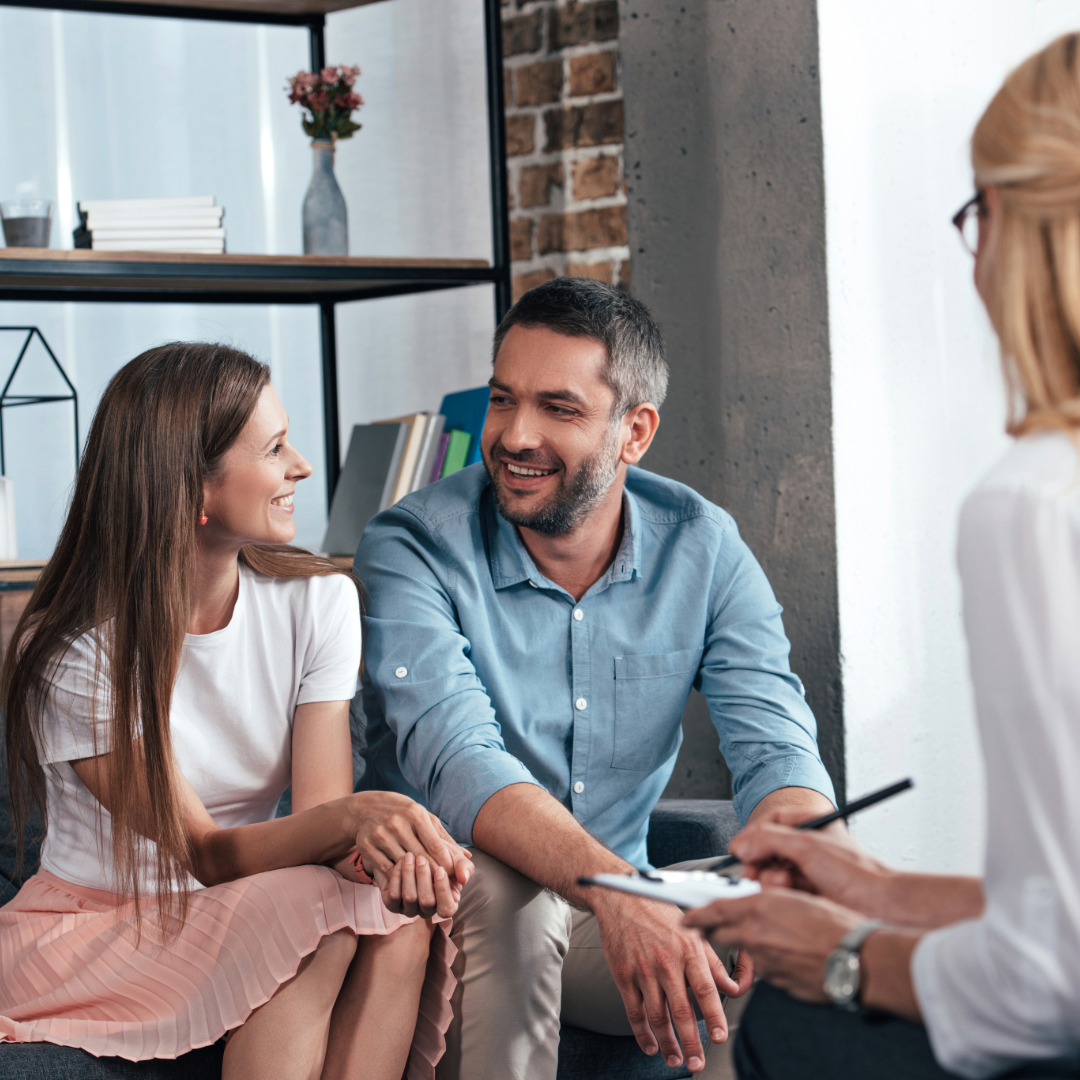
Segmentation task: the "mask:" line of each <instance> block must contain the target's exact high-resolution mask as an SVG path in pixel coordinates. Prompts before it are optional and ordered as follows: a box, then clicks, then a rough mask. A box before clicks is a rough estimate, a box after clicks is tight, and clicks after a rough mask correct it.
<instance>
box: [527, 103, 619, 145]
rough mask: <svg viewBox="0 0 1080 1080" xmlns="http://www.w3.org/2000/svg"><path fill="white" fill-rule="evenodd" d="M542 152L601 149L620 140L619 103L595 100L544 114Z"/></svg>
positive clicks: (550, 110) (549, 110)
mask: <svg viewBox="0 0 1080 1080" xmlns="http://www.w3.org/2000/svg"><path fill="white" fill-rule="evenodd" d="M544 129H545V131H546V135H547V139H546V143H545V149H546V150H547V151H548V152H549V153H550V152H551V151H553V150H569V149H570V148H571V147H573V146H601V145H603V144H604V143H618V142H622V139H623V103H622V102H621V101H598V102H595V103H594V104H592V105H575V106H573V107H572V108H569V109H548V111H547V112H546V113H544Z"/></svg>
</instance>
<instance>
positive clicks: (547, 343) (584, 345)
mask: <svg viewBox="0 0 1080 1080" xmlns="http://www.w3.org/2000/svg"><path fill="white" fill-rule="evenodd" d="M606 356H607V353H606V350H605V348H604V346H603V345H602V344H601V343H600V342H598V341H595V340H594V339H592V338H585V337H567V336H565V335H563V334H557V333H555V332H554V331H553V330H548V329H546V328H543V327H524V326H514V327H512V328H511V329H510V331H509V332H508V333H507V335H506V337H505V338H504V339H503V342H502V345H501V346H500V347H499V354H498V356H496V358H495V370H494V375H493V376H492V379H491V404H490V405H489V407H488V413H487V420H486V421H485V423H484V433H483V436H482V438H481V448H482V450H483V456H484V464H485V465H486V466H487V470H488V473H489V475H490V476H491V482H492V485H493V487H494V489H495V497H496V500H497V502H498V506H499V512H500V513H501V514H502V515H503V517H505V518H506V519H507V520H508V521H510V522H511V523H513V524H514V525H517V526H519V527H521V528H526V529H532V530H534V531H536V532H539V533H544V534H547V535H550V536H561V535H565V534H566V533H568V532H570V531H572V530H573V529H574V528H575V527H576V526H577V525H579V524H580V523H581V522H582V521H583V520H585V519H586V518H587V517H588V516H589V515H590V513H591V512H592V511H593V510H594V509H595V508H596V507H597V506H598V505H599V503H600V502H602V501H603V499H604V497H605V495H607V493H608V492H609V491H610V490H611V487H612V485H613V484H614V482H615V481H616V480H617V479H618V477H619V475H620V472H621V471H625V466H624V465H623V460H624V458H623V451H624V449H625V444H626V442H627V438H628V431H627V430H626V424H625V423H622V422H620V421H619V420H615V421H614V422H613V421H612V417H611V411H612V408H613V407H614V404H615V393H614V391H613V390H612V389H611V387H610V386H608V385H607V383H605V382H604V381H603V379H602V378H601V373H602V371H603V366H604V363H605V360H606ZM642 452H644V451H642ZM637 456H640V455H637ZM635 460H636V458H635Z"/></svg>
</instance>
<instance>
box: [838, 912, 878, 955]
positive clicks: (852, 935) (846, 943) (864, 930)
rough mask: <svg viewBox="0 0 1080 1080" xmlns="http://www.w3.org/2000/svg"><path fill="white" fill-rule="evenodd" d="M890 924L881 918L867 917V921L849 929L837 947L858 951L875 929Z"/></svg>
mask: <svg viewBox="0 0 1080 1080" xmlns="http://www.w3.org/2000/svg"><path fill="white" fill-rule="evenodd" d="M888 925H889V924H888V923H886V922H883V921H882V920H881V919H867V920H866V922H863V923H859V925H858V926H856V927H855V928H854V929H852V930H849V931H848V932H847V933H846V934H845V935H844V936H843V937H842V938H841V939H840V944H839V945H837V946H836V947H837V948H838V949H845V950H846V951H847V952H855V953H857V952H858V951H859V950H860V949H861V948H862V945H863V942H864V941H865V940H866V939H867V938H868V937H869V936H870V935H871V934H872V933H873V932H874V931H875V930H880V929H881V928H882V927H884V926H888Z"/></svg>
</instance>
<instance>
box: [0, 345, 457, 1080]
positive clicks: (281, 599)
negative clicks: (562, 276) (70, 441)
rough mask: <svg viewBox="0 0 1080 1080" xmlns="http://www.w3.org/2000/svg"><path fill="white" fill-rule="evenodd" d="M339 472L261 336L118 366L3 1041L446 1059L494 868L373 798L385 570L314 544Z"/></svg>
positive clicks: (47, 575)
mask: <svg viewBox="0 0 1080 1080" xmlns="http://www.w3.org/2000/svg"><path fill="white" fill-rule="evenodd" d="M310 474H311V467H310V465H308V463H307V462H306V461H305V460H304V458H303V457H302V455H301V454H300V453H299V451H298V450H296V449H295V448H294V447H293V446H292V444H291V443H290V442H289V421H288V417H287V415H286V413H285V410H284V409H283V408H282V406H281V403H280V402H279V401H278V399H277V395H276V394H275V393H274V389H273V387H272V386H271V385H270V381H269V370H268V369H267V367H266V366H265V365H264V364H260V363H258V362H257V361H256V360H254V359H253V358H252V357H250V356H248V355H246V354H245V353H242V352H239V351H238V350H235V349H230V348H226V347H224V346H219V345H205V344H174V345H165V346H162V347H160V348H157V349H151V350H150V351H149V352H146V353H143V354H142V355H141V356H139V357H136V359H134V360H132V361H131V363H129V364H127V365H126V366H125V367H124V368H123V369H122V370H121V371H120V372H119V373H118V374H117V375H116V376H115V378H113V380H112V381H111V382H110V384H109V386H108V387H107V389H106V391H105V393H104V396H103V397H102V400H101V404H100V406H99V408H98V410H97V414H96V416H95V418H94V422H93V425H92V427H91V431H90V436H89V438H88V440H87V444H86V450H85V453H84V455H83V460H82V463H81V465H80V467H79V474H78V478H77V480H76V485H75V492H74V495H73V498H72V504H71V509H70V511H69V513H68V517H67V521H66V523H65V525H64V529H63V532H62V533H61V536H60V541H59V543H58V545H57V550H56V553H55V555H54V556H53V558H52V559H51V560H50V562H49V564H48V566H46V568H45V570H44V572H43V573H42V576H41V580H40V581H39V583H38V586H37V588H36V590H35V592H34V595H33V597H32V598H31V600H30V603H29V606H28V607H27V609H26V612H25V614H24V615H23V617H22V619H21V621H20V623H19V625H18V627H17V628H16V631H15V637H14V641H13V644H12V647H11V648H10V649H9V651H8V655H7V659H6V662H5V667H4V671H3V686H2V697H3V712H4V716H5V719H6V725H5V727H6V732H5V734H6V748H7V761H8V764H9V771H10V784H11V794H12V805H13V809H14V813H15V818H16V825H17V826H21V823H22V821H23V820H25V815H26V808H27V801H28V795H29V796H31V797H33V798H34V800H35V801H36V802H37V803H38V805H39V806H40V807H41V809H42V810H43V811H44V812H46V815H47V830H46V836H45V841H44V846H43V848H42V857H41V867H40V869H39V870H38V872H37V873H36V874H35V875H34V876H33V877H31V878H30V879H29V880H28V881H27V882H26V884H25V885H24V886H23V888H22V889H21V890H20V892H19V893H18V895H17V896H16V897H15V898H14V899H13V900H12V901H11V902H10V903H9V904H7V905H6V906H5V907H3V908H2V909H0V1042H50V1043H55V1044H59V1045H62V1046H68V1047H76V1048H81V1049H83V1050H87V1051H89V1052H90V1053H92V1054H95V1055H99V1056H101V1055H104V1056H119V1057H124V1058H128V1059H131V1060H142V1059H148V1058H176V1057H179V1056H180V1055H182V1054H184V1053H186V1052H187V1051H189V1050H191V1049H194V1048H197V1047H200V1046H206V1045H208V1044H210V1043H213V1042H215V1041H217V1040H218V1039H220V1038H221V1037H222V1036H224V1035H226V1034H228V1036H229V1039H228V1043H227V1045H226V1048H225V1052H224V1064H223V1076H224V1077H225V1080H237V1078H251V1080H256V1078H259V1080H262V1078H266V1077H280V1078H282V1080H293V1078H297V1080H313V1078H316V1077H320V1076H321V1077H324V1078H326V1080H330V1078H342V1080H344V1078H346V1077H350V1078H354V1077H357V1076H361V1075H363V1076H364V1077H367V1078H369V1080H401V1077H402V1075H403V1074H405V1075H406V1076H408V1077H409V1078H415V1080H420V1078H421V1077H425V1078H431V1077H433V1076H434V1066H435V1062H436V1061H437V1060H438V1058H439V1056H440V1055H441V1053H442V1050H443V1046H444V1040H443V1033H444V1032H445V1030H446V1027H447V1025H448V1024H449V1021H450V1007H449V997H450V994H451V993H452V990H453V985H454V981H453V978H452V976H451V974H450V969H449V962H450V960H451V959H452V954H453V951H454V950H453V947H452V946H451V945H450V944H449V941H448V939H447V936H446V923H445V922H439V923H438V924H436V922H435V921H433V919H432V917H433V916H435V915H436V914H438V916H440V917H442V918H443V919H445V918H446V917H449V916H451V915H453V913H454V911H455V910H456V907H457V898H458V895H459V892H460V887H461V885H463V884H464V882H465V881H466V880H467V879H468V876H469V873H470V869H469V863H468V859H467V858H466V856H465V854H464V853H463V852H462V850H461V849H460V848H459V847H458V846H457V845H456V844H455V843H454V842H453V841H452V840H451V839H450V837H449V835H448V834H447V833H446V831H445V830H444V829H443V828H442V826H441V825H440V824H439V822H438V820H437V819H435V818H434V817H433V816H432V815H431V814H429V813H427V811H425V810H423V809H422V808H421V807H419V806H418V805H417V804H416V803H414V802H413V801H412V800H410V799H408V798H406V797H404V796H400V795H396V794H393V793H389V792H365V793H363V794H356V795H354V794H353V793H352V754H351V749H350V744H349V727H348V708H349V699H350V698H351V697H352V695H353V692H354V690H355V688H356V678H357V674H358V671H359V668H360V615H359V604H358V596H357V582H356V581H355V579H353V578H352V577H351V575H348V574H346V573H344V572H343V571H340V570H339V569H338V568H337V567H336V566H335V565H334V564H333V563H331V562H328V561H327V560H325V559H320V558H317V557H316V556H313V555H311V554H310V553H308V552H306V551H302V550H300V549H297V548H293V547H289V546H288V542H289V541H290V540H292V538H293V536H294V535H295V533H296V527H295V525H294V524H293V520H292V514H293V506H292V496H293V492H294V491H295V489H296V485H297V484H298V483H299V482H301V481H302V480H304V479H305V478H306V477H307V476H309V475H310ZM290 785H291V787H292V814H291V816H289V817H285V818H280V819H276V818H275V811H276V809H277V805H278V802H279V800H280V798H281V795H282V794H283V792H284V791H285V789H286V788H287V787H289V786H290ZM368 872H370V873H372V874H374V875H375V877H376V880H377V882H378V886H379V887H378V888H376V887H373V885H372V884H371V883H370V879H369V878H368V876H367V875H368ZM2 1061H3V1048H2V1047H0V1062H2ZM0 1071H2V1065H0Z"/></svg>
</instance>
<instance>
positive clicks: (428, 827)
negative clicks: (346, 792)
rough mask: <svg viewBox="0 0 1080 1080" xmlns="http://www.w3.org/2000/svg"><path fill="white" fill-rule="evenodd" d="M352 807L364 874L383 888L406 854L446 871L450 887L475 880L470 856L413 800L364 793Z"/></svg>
mask: <svg viewBox="0 0 1080 1080" xmlns="http://www.w3.org/2000/svg"><path fill="white" fill-rule="evenodd" d="M351 805H352V811H353V814H354V815H355V827H356V847H357V849H358V850H359V852H360V857H361V859H362V860H363V862H362V866H363V870H364V872H365V873H366V874H369V875H370V876H371V877H372V878H373V879H375V880H376V881H378V882H380V888H382V884H381V882H383V881H385V882H386V883H387V885H389V882H390V879H391V875H392V874H393V871H394V868H395V866H396V865H397V864H398V863H399V862H401V861H402V860H403V859H404V858H405V856H406V855H412V856H413V857H414V859H419V858H420V857H421V856H423V857H424V859H425V860H426V861H428V862H430V864H431V866H432V867H438V868H441V869H442V870H443V871H444V872H445V874H446V876H447V878H448V879H449V882H450V883H451V884H453V885H456V886H457V887H458V888H459V889H460V888H461V887H462V886H464V885H465V883H466V882H467V881H468V880H469V878H470V877H471V876H472V873H473V866H472V863H471V861H470V859H471V858H472V856H471V855H470V854H469V852H468V851H466V850H465V849H464V848H463V847H461V845H460V844H458V843H457V842H456V841H455V840H454V838H453V837H452V836H451V835H450V834H449V833H448V832H447V831H446V829H444V828H443V825H442V822H441V821H439V819H438V818H437V817H436V816H435V815H434V814H432V813H429V812H428V811H427V810H425V809H424V808H423V807H422V806H421V805H420V804H419V803H417V802H415V801H413V800H412V799H410V798H409V797H408V796H407V795H399V794H397V793H396V792H393V791H362V792H358V793H357V794H355V795H353V796H352V797H351ZM434 880H435V879H434V878H433V881H434ZM455 905H456V901H455ZM387 906H388V907H389V904H388V905H387ZM391 910H395V909H394V908H391ZM440 914H441V912H440Z"/></svg>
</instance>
